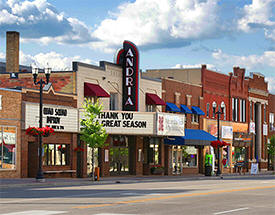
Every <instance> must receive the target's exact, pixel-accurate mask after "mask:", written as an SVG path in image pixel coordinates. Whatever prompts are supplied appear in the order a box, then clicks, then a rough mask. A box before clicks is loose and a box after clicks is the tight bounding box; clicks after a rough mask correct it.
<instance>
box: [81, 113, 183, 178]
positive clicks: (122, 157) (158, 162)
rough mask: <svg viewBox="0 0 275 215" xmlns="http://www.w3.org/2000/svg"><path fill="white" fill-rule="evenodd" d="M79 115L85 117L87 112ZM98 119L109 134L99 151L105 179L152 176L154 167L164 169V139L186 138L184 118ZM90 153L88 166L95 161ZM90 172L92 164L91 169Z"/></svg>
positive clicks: (152, 115) (125, 115)
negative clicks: (124, 176) (121, 176)
mask: <svg viewBox="0 0 275 215" xmlns="http://www.w3.org/2000/svg"><path fill="white" fill-rule="evenodd" d="M79 115H80V116H79V118H80V119H81V118H83V110H80V111H79ZM98 120H99V122H100V123H102V125H103V126H104V127H105V129H106V132H107V133H108V134H109V136H108V138H107V141H106V146H105V147H104V148H102V149H97V151H96V154H97V156H96V162H95V163H96V166H98V167H100V173H101V176H112V175H149V174H152V173H153V172H152V170H153V169H154V168H157V169H161V168H162V169H163V170H164V169H165V158H164V144H163V137H164V136H166V135H167V136H168V135H184V115H178V114H169V113H161V112H131V111H103V112H102V113H101V114H100V116H99V118H98ZM89 151H90V149H88V154H87V163H89V160H91V156H90V154H89ZM167 168H168V167H167ZM89 172H91V165H88V167H87V173H88V174H89ZM162 174H164V171H163V172H162Z"/></svg>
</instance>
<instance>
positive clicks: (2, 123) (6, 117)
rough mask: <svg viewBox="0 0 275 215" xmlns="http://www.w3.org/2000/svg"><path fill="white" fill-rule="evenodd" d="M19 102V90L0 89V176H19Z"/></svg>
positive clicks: (20, 147)
mask: <svg viewBox="0 0 275 215" xmlns="http://www.w3.org/2000/svg"><path fill="white" fill-rule="evenodd" d="M21 103H22V95H21V91H19V90H12V89H4V88H1V89H0V129H1V133H0V144H1V146H0V178H19V177H20V176H21V171H22V170H21V157H22V156H21V150H22V146H21Z"/></svg>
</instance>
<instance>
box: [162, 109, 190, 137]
mask: <svg viewBox="0 0 275 215" xmlns="http://www.w3.org/2000/svg"><path fill="white" fill-rule="evenodd" d="M184 121H185V120H184V115H183V114H168V113H157V135H165V136H166V135H167V136H184V129H185V126H184Z"/></svg>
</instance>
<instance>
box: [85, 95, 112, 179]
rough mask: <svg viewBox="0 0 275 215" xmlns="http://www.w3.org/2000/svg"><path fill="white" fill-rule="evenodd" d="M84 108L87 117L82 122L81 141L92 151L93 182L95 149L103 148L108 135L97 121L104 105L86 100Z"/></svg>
mask: <svg viewBox="0 0 275 215" xmlns="http://www.w3.org/2000/svg"><path fill="white" fill-rule="evenodd" d="M83 108H84V116H85V117H84V119H81V122H80V123H81V128H80V134H81V136H80V139H81V140H83V141H84V142H85V143H86V144H87V145H88V146H89V147H90V148H91V149H92V160H91V162H92V180H94V179H95V177H94V162H95V159H94V158H95V148H102V147H103V146H104V145H105V141H106V139H107V136H108V134H106V130H105V128H104V127H103V125H102V124H100V123H99V121H98V120H97V116H99V114H100V113H101V110H102V105H101V104H99V102H98V101H97V102H96V103H94V104H93V102H92V101H91V100H90V99H87V98H85V100H84V104H83Z"/></svg>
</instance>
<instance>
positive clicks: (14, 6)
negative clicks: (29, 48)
mask: <svg viewBox="0 0 275 215" xmlns="http://www.w3.org/2000/svg"><path fill="white" fill-rule="evenodd" d="M9 30H14V31H19V32H20V34H21V37H22V38H23V41H28V40H30V41H31V42H33V41H36V42H42V43H48V42H50V41H56V42H59V43H70V44H71V43H77V44H82V43H87V42H91V41H93V40H94V39H93V38H92V36H91V29H90V28H89V27H88V26H86V25H85V24H84V23H83V22H81V21H79V20H77V19H75V18H70V17H68V18H66V17H65V15H64V14H63V13H60V12H58V11H57V10H56V9H55V8H54V6H52V5H51V4H50V3H48V2H47V0H34V1H28V0H25V1H19V0H8V1H6V2H5V3H1V2H0V32H2V33H3V34H4V33H5V32H6V31H9Z"/></svg>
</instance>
